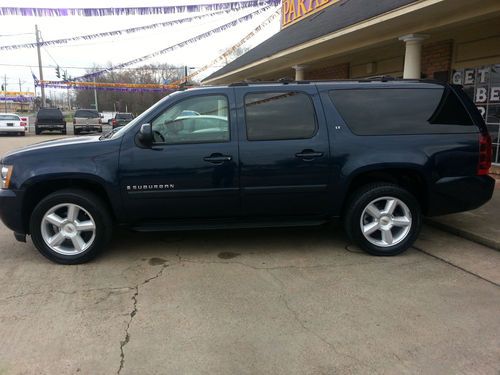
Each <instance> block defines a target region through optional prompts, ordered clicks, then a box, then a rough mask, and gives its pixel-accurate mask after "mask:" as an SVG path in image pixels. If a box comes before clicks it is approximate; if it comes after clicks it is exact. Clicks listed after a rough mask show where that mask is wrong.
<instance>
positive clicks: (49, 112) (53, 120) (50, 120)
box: [35, 108, 66, 135]
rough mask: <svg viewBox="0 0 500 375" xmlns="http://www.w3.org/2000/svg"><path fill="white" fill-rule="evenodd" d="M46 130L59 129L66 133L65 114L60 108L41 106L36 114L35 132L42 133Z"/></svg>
mask: <svg viewBox="0 0 500 375" xmlns="http://www.w3.org/2000/svg"><path fill="white" fill-rule="evenodd" d="M44 130H57V131H59V132H61V134H66V121H65V120H64V115H63V113H62V112H61V110H60V109H58V108H40V109H39V110H38V112H37V114H36V120H35V134H37V135H38V134H41V133H42V131H44Z"/></svg>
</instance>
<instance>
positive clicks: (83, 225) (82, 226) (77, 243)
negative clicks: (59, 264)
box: [41, 203, 96, 255]
mask: <svg viewBox="0 0 500 375" xmlns="http://www.w3.org/2000/svg"><path fill="white" fill-rule="evenodd" d="M41 232H42V238H43V240H44V242H45V244H46V245H47V246H48V247H49V248H50V249H51V250H53V251H55V252H56V253H58V254H62V255H77V254H80V253H83V252H84V251H85V250H87V249H88V248H89V247H90V246H91V245H92V244H93V242H94V240H95V232H96V225H95V221H94V219H93V218H92V216H91V215H90V214H89V212H88V211H87V210H85V209H84V208H82V207H80V206H78V205H76V204H73V203H63V204H58V205H57V206H54V207H52V208H51V209H50V210H48V211H47V212H46V213H45V215H43V219H42V223H41Z"/></svg>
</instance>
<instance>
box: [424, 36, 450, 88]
mask: <svg viewBox="0 0 500 375" xmlns="http://www.w3.org/2000/svg"><path fill="white" fill-rule="evenodd" d="M452 55H453V40H444V41H440V42H435V43H429V44H424V45H423V46H422V76H423V77H424V78H429V79H432V78H437V79H441V78H442V77H443V74H438V75H436V77H435V76H434V74H435V73H443V72H448V75H447V78H448V79H449V76H450V74H451V62H452Z"/></svg>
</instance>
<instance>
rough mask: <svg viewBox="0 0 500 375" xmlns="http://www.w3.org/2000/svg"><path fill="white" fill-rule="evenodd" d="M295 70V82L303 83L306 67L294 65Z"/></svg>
mask: <svg viewBox="0 0 500 375" xmlns="http://www.w3.org/2000/svg"><path fill="white" fill-rule="evenodd" d="M292 68H293V69H295V80H296V81H303V80H304V69H305V66H304V65H294V66H292Z"/></svg>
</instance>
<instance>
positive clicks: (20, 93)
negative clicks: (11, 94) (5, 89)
mask: <svg viewBox="0 0 500 375" xmlns="http://www.w3.org/2000/svg"><path fill="white" fill-rule="evenodd" d="M22 89H23V87H22V85H21V78H19V95H22V92H23V90H22ZM20 104H21V112H23V109H24V108H23V104H24V103H23V102H21V103H20Z"/></svg>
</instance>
